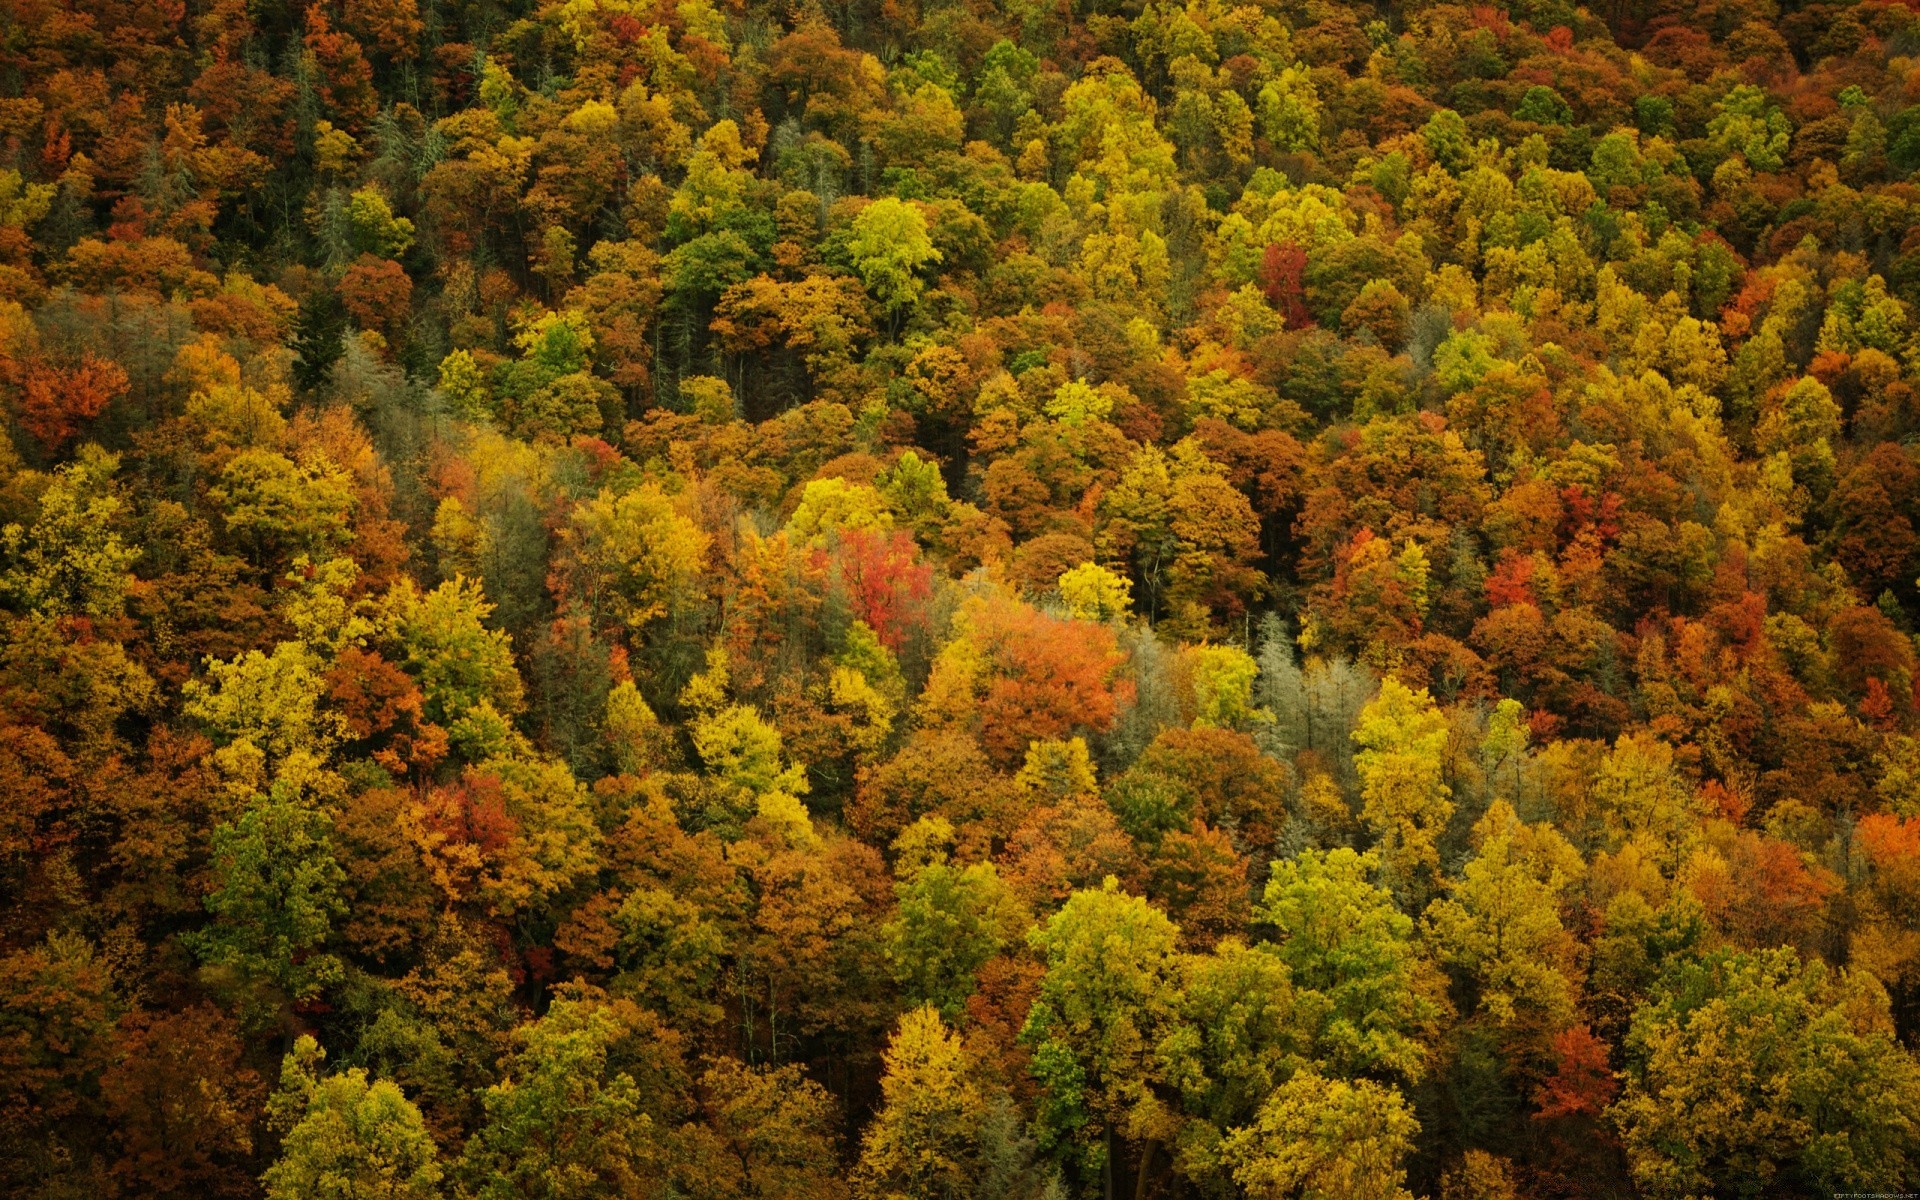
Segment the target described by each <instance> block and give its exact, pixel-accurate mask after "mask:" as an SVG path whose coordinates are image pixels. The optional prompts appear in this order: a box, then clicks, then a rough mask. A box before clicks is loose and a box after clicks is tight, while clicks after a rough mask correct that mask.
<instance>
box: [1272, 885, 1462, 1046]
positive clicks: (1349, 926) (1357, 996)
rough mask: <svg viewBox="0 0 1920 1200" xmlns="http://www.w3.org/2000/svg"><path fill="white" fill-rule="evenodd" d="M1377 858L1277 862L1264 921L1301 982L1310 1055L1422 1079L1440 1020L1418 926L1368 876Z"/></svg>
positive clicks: (1300, 1019)
mask: <svg viewBox="0 0 1920 1200" xmlns="http://www.w3.org/2000/svg"><path fill="white" fill-rule="evenodd" d="M1374 863H1375V859H1374V856H1373V855H1371V854H1367V855H1361V854H1356V853H1354V852H1353V851H1352V850H1350V849H1346V848H1345V847H1342V848H1341V849H1338V850H1332V851H1326V852H1322V851H1318V850H1306V851H1302V852H1301V854H1300V855H1299V857H1297V858H1295V859H1293V860H1292V861H1289V862H1277V863H1275V864H1274V865H1273V874H1272V876H1271V877H1270V878H1269V879H1268V880H1267V888H1266V894H1265V897H1264V898H1263V901H1262V903H1261V905H1260V908H1259V910H1258V912H1257V913H1256V914H1255V915H1256V918H1257V919H1258V920H1260V921H1264V922H1266V923H1267V924H1269V925H1271V926H1273V928H1274V930H1275V939H1274V946H1275V953H1276V954H1277V956H1278V957H1279V959H1280V961H1281V962H1282V963H1284V964H1285V965H1286V967H1287V969H1288V972H1289V974H1290V976H1291V978H1292V981H1293V987H1294V995H1295V998H1296V999H1295V1004H1296V1016H1295V1018H1294V1019H1295V1022H1296V1024H1297V1025H1298V1027H1299V1028H1300V1030H1301V1031H1302V1033H1303V1034H1304V1035H1305V1036H1306V1038H1307V1039H1308V1043H1307V1045H1308V1051H1307V1052H1308V1054H1309V1055H1310V1056H1311V1057H1313V1058H1315V1059H1317V1060H1319V1061H1320V1062H1321V1063H1323V1064H1325V1067H1326V1069H1327V1070H1329V1071H1331V1072H1332V1073H1335V1074H1338V1075H1345V1076H1352V1075H1360V1074H1380V1073H1390V1074H1397V1075H1400V1076H1401V1077H1403V1078H1406V1079H1417V1078H1419V1077H1420V1075H1421V1074H1422V1071H1423V1067H1424V1060H1425V1051H1424V1050H1423V1048H1422V1047H1421V1045H1420V1043H1419V1041H1418V1040H1417V1037H1418V1034H1419V1032H1420V1031H1421V1029H1422V1027H1423V1026H1424V1025H1425V1024H1427V1023H1428V1022H1429V1021H1430V1020H1431V1019H1432V1017H1433V1016H1434V1015H1435V1014H1434V1011H1433V1002H1432V1001H1431V1000H1430V999H1428V998H1427V996H1426V994H1425V989H1424V988H1423V986H1422V981H1421V978H1420V969H1419V964H1418V960H1417V959H1416V957H1415V953H1414V947H1413V919H1412V918H1411V917H1409V916H1407V915H1406V914H1405V913H1403V912H1401V911H1400V910H1399V909H1398V908H1396V907H1395V906H1394V903H1393V897H1392V896H1390V895H1389V894H1388V893H1387V892H1386V890H1385V889H1383V888H1380V887H1376V886H1375V885H1374V884H1372V883H1370V882H1369V881H1368V879H1367V876H1368V874H1369V873H1370V872H1371V871H1372V870H1373V868H1374Z"/></svg>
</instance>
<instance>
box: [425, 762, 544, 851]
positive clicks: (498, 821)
mask: <svg viewBox="0 0 1920 1200" xmlns="http://www.w3.org/2000/svg"><path fill="white" fill-rule="evenodd" d="M421 808H422V816H423V819H424V820H425V823H426V825H427V827H428V828H429V829H431V830H433V831H434V832H436V833H439V834H442V835H444V836H445V837H446V839H447V840H448V841H451V842H463V843H465V844H467V845H470V846H475V847H478V848H479V850H480V851H481V853H483V854H494V853H497V852H498V851H500V850H502V849H504V848H505V847H506V845H507V843H509V842H511V841H512V840H513V836H514V835H515V834H516V833H518V832H520V823H519V822H518V821H516V820H514V819H513V816H512V815H511V814H510V813H508V812H507V803H506V797H505V796H504V795H503V794H502V791H501V787H500V781H499V780H497V779H495V778H494V777H493V776H491V775H487V774H483V773H482V772H480V771H475V770H469V771H468V772H467V773H466V775H465V776H464V777H462V778H461V780H460V782H459V783H456V784H454V785H453V786H451V787H437V788H434V789H433V790H432V791H431V792H429V793H428V796H427V800H426V802H425V803H424V804H423V805H422V806H421Z"/></svg>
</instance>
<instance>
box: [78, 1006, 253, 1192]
mask: <svg viewBox="0 0 1920 1200" xmlns="http://www.w3.org/2000/svg"><path fill="white" fill-rule="evenodd" d="M115 1049H116V1050H118V1051H119V1053H120V1059H119V1061H118V1062H117V1063H115V1064H114V1065H113V1066H112V1067H110V1068H109V1069H108V1070H106V1071H105V1072H103V1073H102V1074H101V1076H100V1094H101V1099H102V1100H103V1101H104V1104H105V1108H106V1112H107V1116H108V1118H109V1119H110V1120H111V1121H112V1122H113V1125H114V1140H115V1144H116V1148H117V1150H118V1154H117V1155H116V1157H115V1159H114V1162H113V1166H112V1172H113V1174H114V1176H115V1177H116V1178H118V1179H119V1180H121V1181H122V1183H123V1186H125V1187H128V1188H130V1189H133V1190H136V1191H138V1192H139V1193H140V1194H141V1195H147V1196H176V1195H178V1196H192V1195H198V1196H247V1195H251V1194H253V1180H252V1179H251V1178H250V1177H249V1173H248V1170H247V1166H248V1161H249V1159H250V1158H251V1156H252V1153H253V1145H254V1143H253V1125H254V1122H255V1120H256V1119H257V1117H258V1116H259V1108H260V1104H261V1101H262V1100H263V1099H264V1096H265V1091H266V1089H265V1088H264V1087H263V1086H262V1085H261V1082H260V1076H259V1075H258V1074H257V1073H256V1072H255V1071H254V1070H253V1069H252V1068H251V1067H249V1066H247V1065H246V1063H245V1061H244V1059H243V1058H242V1055H243V1054H244V1053H245V1049H246V1048H245V1044H244V1043H243V1042H242V1041H241V1038H240V1030H239V1029H238V1028H237V1027H236V1026H235V1024H234V1023H233V1021H232V1020H230V1019H229V1018H228V1017H227V1016H226V1014H224V1013H222V1012H221V1011H220V1010H219V1009H218V1008H216V1007H214V1006H213V1005H211V1004H207V1003H201V1004H196V1005H194V1006H193V1007H191V1008H186V1009H183V1010H181V1011H179V1012H172V1013H168V1012H160V1013H152V1012H137V1013H129V1014H128V1015H127V1016H125V1017H123V1018H122V1019H121V1021H120V1031H119V1036H118V1037H117V1038H116V1039H115Z"/></svg>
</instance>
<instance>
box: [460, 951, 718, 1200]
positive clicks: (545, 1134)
mask: <svg viewBox="0 0 1920 1200" xmlns="http://www.w3.org/2000/svg"><path fill="white" fill-rule="evenodd" d="M663 1032H664V1031H662V1030H660V1029H659V1028H658V1026H657V1023H656V1022H655V1020H654V1018H653V1017H652V1015H651V1014H649V1013H646V1012H645V1011H644V1010H642V1009H640V1008H639V1007H638V1006H636V1005H634V1004H633V1003H632V1002H631V1001H622V1000H609V999H607V998H606V997H605V996H604V995H603V994H601V993H598V992H596V991H595V990H593V989H590V988H586V987H583V986H578V985H575V986H573V987H570V988H568V989H565V990H563V991H562V993H561V994H560V996H558V997H557V998H556V999H555V1000H554V1002H553V1004H552V1006H551V1007H550V1008H548V1010H547V1012H546V1014H545V1015H544V1016H542V1017H541V1018H540V1019H539V1020H537V1021H530V1022H528V1023H527V1024H525V1025H523V1026H521V1027H520V1028H519V1029H517V1030H515V1031H514V1034H513V1044H514V1049H513V1052H512V1054H510V1055H509V1056H508V1057H507V1059H506V1060H505V1062H504V1063H503V1064H502V1065H503V1068H504V1077H503V1078H502V1079H501V1080H500V1082H499V1083H496V1084H494V1085H493V1086H492V1087H489V1088H488V1089H487V1090H486V1092H485V1094H484V1095H483V1096H482V1099H481V1102H482V1106H483V1108H484V1110H485V1114H486V1115H485V1122H484V1123H483V1124H482V1125H481V1126H480V1128H479V1130H478V1131H477V1132H475V1134H474V1135H473V1139H472V1140H471V1141H470V1142H468V1144H467V1147H466V1150H465V1152H464V1154H463V1155H462V1158H461V1162H460V1167H459V1174H460V1176H461V1177H462V1178H463V1179H465V1180H466V1181H467V1184H468V1186H469V1187H470V1188H471V1189H472V1194H473V1195H475V1196H476V1197H479V1198H481V1200H505V1198H506V1197H510V1196H519V1197H533V1198H534V1200H570V1198H575V1197H579V1198H584V1197H590V1196H605V1195H614V1196H622V1197H644V1196H652V1195H663V1194H665V1192H666V1188H665V1182H666V1181H665V1178H664V1169H665V1167H666V1165H667V1161H668V1160H667V1159H666V1157H665V1155H666V1149H665V1139H666V1135H667V1132H668V1129H669V1128H670V1127H669V1126H668V1125H667V1124H666V1122H667V1121H670V1120H671V1119H672V1118H673V1117H674V1116H676V1115H677V1113H678V1110H679V1107H680V1105H681V1104H682V1103H684V1102H683V1101H681V1100H680V1099H679V1097H678V1096H677V1094H676V1093H677V1091H678V1089H680V1088H683V1087H684V1086H685V1083H684V1080H682V1079H680V1078H678V1072H679V1066H678V1061H677V1053H676V1052H675V1051H674V1050H673V1049H671V1047H672V1042H671V1040H670V1038H668V1039H667V1040H666V1042H665V1045H661V1044H660V1042H661V1040H662V1038H663ZM650 1043H652V1044H650ZM663 1050H664V1051H665V1053H662V1052H661V1051H663Z"/></svg>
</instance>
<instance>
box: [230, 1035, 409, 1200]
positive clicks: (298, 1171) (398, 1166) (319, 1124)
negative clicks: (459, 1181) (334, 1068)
mask: <svg viewBox="0 0 1920 1200" xmlns="http://www.w3.org/2000/svg"><path fill="white" fill-rule="evenodd" d="M325 1059H326V1053H325V1052H324V1051H323V1050H321V1049H320V1046H319V1043H317V1042H315V1041H314V1040H313V1038H311V1037H309V1036H306V1035H304V1034H303V1035H301V1037H300V1039H299V1041H297V1042H296V1043H294V1048H293V1051H292V1053H290V1054H288V1055H287V1057H286V1060H285V1062H284V1064H283V1065H282V1066H281V1068H280V1091H279V1092H278V1094H276V1095H275V1096H274V1098H273V1101H272V1105H271V1109H272V1112H273V1115H274V1118H275V1120H276V1121H277V1122H278V1123H279V1124H281V1126H282V1127H283V1128H285V1129H286V1131H287V1132H286V1138H285V1140H284V1141H283V1142H282V1143H281V1146H280V1157H279V1159H278V1160H277V1161H275V1162H274V1164H273V1165H272V1166H271V1167H269V1168H267V1172H266V1174H264V1175H262V1176H261V1177H260V1178H261V1182H262V1183H264V1184H266V1186H267V1197H268V1200H431V1198H432V1197H436V1196H439V1195H440V1194H441V1190H440V1178H441V1169H440V1156H439V1150H438V1148H437V1147H436V1146H435V1145H434V1143H433V1138H432V1136H431V1135H430V1134H428V1132H427V1128H426V1125H425V1123H424V1122H423V1121H422V1120H421V1119H420V1110H419V1109H417V1108H415V1107H414V1106H413V1104H412V1103H411V1102H410V1101H408V1099H407V1098H406V1096H405V1095H404V1094H402V1092H401V1091H400V1089H399V1088H398V1087H396V1086H395V1085H394V1084H393V1083H392V1082H390V1081H388V1080H385V1079H380V1080H373V1081H369V1080H368V1078H367V1073H366V1072H365V1071H364V1070H361V1069H360V1068H359V1067H353V1068H350V1069H348V1070H346V1071H343V1072H340V1073H338V1074H334V1075H328V1076H325V1077H322V1076H320V1074H319V1070H320V1066H321V1064H322V1063H323V1062H324V1061H325Z"/></svg>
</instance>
